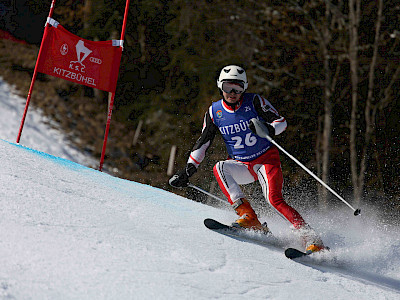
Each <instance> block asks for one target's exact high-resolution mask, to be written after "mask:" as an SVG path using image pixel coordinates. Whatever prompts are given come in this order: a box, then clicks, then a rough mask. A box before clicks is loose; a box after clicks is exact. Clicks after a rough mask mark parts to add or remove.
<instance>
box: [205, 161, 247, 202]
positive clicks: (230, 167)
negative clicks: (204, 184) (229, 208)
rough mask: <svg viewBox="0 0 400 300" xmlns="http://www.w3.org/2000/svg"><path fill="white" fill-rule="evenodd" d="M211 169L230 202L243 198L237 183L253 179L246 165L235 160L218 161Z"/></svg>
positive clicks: (244, 182) (245, 182)
mask: <svg viewBox="0 0 400 300" xmlns="http://www.w3.org/2000/svg"><path fill="white" fill-rule="evenodd" d="M213 171H214V175H215V178H216V179H217V182H218V184H219V186H220V188H221V190H222V192H223V193H224V195H225V196H226V197H227V198H228V201H229V203H230V204H233V203H234V202H235V201H237V200H239V199H241V198H245V196H244V194H243V192H242V190H241V188H240V186H239V184H248V183H251V182H254V180H255V178H254V177H253V175H251V173H250V172H249V170H248V168H247V166H246V165H245V164H242V163H240V162H238V161H236V160H225V161H220V162H218V163H216V164H215V166H214V169H213Z"/></svg>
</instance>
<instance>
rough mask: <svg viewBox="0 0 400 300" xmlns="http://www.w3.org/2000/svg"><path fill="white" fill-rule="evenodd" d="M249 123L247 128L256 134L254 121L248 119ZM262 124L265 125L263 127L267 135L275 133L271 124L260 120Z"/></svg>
mask: <svg viewBox="0 0 400 300" xmlns="http://www.w3.org/2000/svg"><path fill="white" fill-rule="evenodd" d="M249 123H250V125H249V128H250V130H251V131H252V132H253V133H254V134H256V135H257V131H256V127H255V126H254V123H253V122H252V121H251V120H250V122H249ZM262 123H263V124H264V125H265V127H267V132H266V133H267V134H268V135H269V136H274V135H275V128H274V127H273V126H272V125H270V124H268V123H266V122H262Z"/></svg>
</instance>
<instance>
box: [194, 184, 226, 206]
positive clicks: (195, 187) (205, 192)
mask: <svg viewBox="0 0 400 300" xmlns="http://www.w3.org/2000/svg"><path fill="white" fill-rule="evenodd" d="M188 187H191V188H192V189H195V190H198V191H199V192H202V193H203V194H206V195H207V196H210V197H212V198H214V199H216V200H218V201H220V202H223V203H225V204H226V203H227V202H226V201H225V200H223V199H221V198H219V197H217V196H215V195H213V194H211V193H209V192H207V191H205V190H203V189H201V188H199V187H198V186H195V185H193V184H191V183H189V184H188Z"/></svg>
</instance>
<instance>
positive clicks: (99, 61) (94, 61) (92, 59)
mask: <svg viewBox="0 0 400 300" xmlns="http://www.w3.org/2000/svg"><path fill="white" fill-rule="evenodd" d="M89 60H90V61H91V62H93V63H95V64H98V65H101V63H102V62H103V61H102V60H101V59H100V58H97V57H91V58H89Z"/></svg>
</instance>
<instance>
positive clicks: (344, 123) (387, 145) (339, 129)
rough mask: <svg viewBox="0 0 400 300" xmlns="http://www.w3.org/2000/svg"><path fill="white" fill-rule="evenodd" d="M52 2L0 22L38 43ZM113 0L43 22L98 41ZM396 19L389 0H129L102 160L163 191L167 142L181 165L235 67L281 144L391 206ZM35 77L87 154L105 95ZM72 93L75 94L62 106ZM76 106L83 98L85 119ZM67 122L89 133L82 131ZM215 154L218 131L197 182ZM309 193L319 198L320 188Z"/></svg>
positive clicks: (114, 28) (34, 4) (399, 7)
mask: <svg viewBox="0 0 400 300" xmlns="http://www.w3.org/2000/svg"><path fill="white" fill-rule="evenodd" d="M50 2H51V1H50V0H46V1H45V0H40V1H38V0H26V1H23V0H10V1H8V2H7V1H5V4H4V5H3V7H2V8H1V11H2V15H3V18H2V21H1V23H0V26H1V27H2V28H3V29H6V30H8V31H10V32H12V33H13V34H14V35H15V36H16V37H17V38H21V39H25V40H26V41H28V42H30V43H33V44H36V45H37V46H38V45H39V44H40V40H41V35H42V33H43V24H44V21H45V18H46V16H47V13H48V10H49V6H50ZM7 3H8V4H7ZM124 6H125V1H122V0H118V1H114V0H97V1H93V0H85V1H83V0H82V1H72V0H63V1H56V9H55V13H54V18H55V19H57V20H58V21H59V22H60V23H61V24H62V25H63V26H64V27H66V28H67V29H68V30H70V31H71V32H73V33H75V34H77V35H79V36H81V37H83V38H87V39H93V40H108V39H112V38H119V34H120V30H121V26H122V18H123V13H124ZM399 25H400V3H399V1H383V0H377V1H367V0H349V1H323V0H312V1H291V0H289V1H256V0H254V1H253V0H244V1H222V0H221V1H220V0H214V1H213V0H198V1H187V0H171V1H157V0H148V1H145V0H142V1H131V5H130V10H129V17H128V26H127V33H126V39H125V49H124V52H123V57H122V62H121V69H120V75H119V81H118V88H117V94H116V103H115V110H114V114H113V121H112V123H111V133H110V142H109V146H108V152H107V157H106V164H107V166H108V167H109V169H110V170H112V169H113V168H114V169H115V168H117V169H118V173H117V174H118V175H119V176H121V177H125V178H129V179H133V180H137V181H141V182H145V183H149V184H152V185H155V186H159V187H163V188H168V187H167V185H166V181H167V178H168V177H167V175H166V168H167V163H168V156H169V151H170V148H171V146H172V145H177V146H178V158H177V162H176V167H177V168H179V167H183V166H184V164H185V161H186V158H187V157H186V153H187V152H188V151H189V150H190V148H191V146H192V145H193V144H194V142H195V140H196V139H197V137H198V135H199V133H200V131H201V126H202V118H203V115H204V112H205V110H206V109H207V108H208V106H209V105H210V103H211V101H216V100H218V99H219V93H218V90H217V87H216V76H217V74H218V72H219V70H220V68H221V67H223V66H224V65H226V64H231V63H235V64H240V65H242V66H243V67H245V68H246V70H247V73H248V77H249V91H251V92H258V93H260V94H262V95H263V96H265V97H267V98H268V99H269V100H270V101H271V102H272V103H273V105H274V106H275V107H276V108H277V109H278V110H279V112H280V113H281V114H282V115H283V116H285V118H286V119H287V121H288V125H289V126H288V129H287V131H286V132H285V133H284V134H283V135H281V136H279V137H277V138H276V140H277V141H278V142H279V143H280V144H281V145H282V146H284V148H286V149H287V150H288V151H289V152H290V153H292V154H293V155H294V156H296V157H297V158H298V159H299V160H300V161H302V162H303V163H305V164H306V166H307V167H309V168H310V169H311V170H313V171H314V172H315V173H316V174H317V175H318V176H320V177H321V178H322V179H323V180H324V181H325V182H327V183H328V184H330V185H331V186H332V187H333V188H334V189H337V190H338V191H340V192H342V193H345V194H346V195H347V196H349V195H351V197H352V199H353V200H352V202H354V203H356V204H358V203H357V202H359V201H362V200H363V199H374V200H375V201H376V200H377V199H379V201H383V202H384V203H383V204H384V205H393V206H399V205H400V203H399V202H400V200H399V197H398V194H399V189H398V186H399V171H398V168H399V160H400V159H399V157H400V149H399V133H400V129H399V128H400V126H399V124H400V122H399V118H400V117H399V115H400V103H399V97H398V93H399V92H398V91H399V88H400V87H399V81H400V80H399V78H400V67H399V66H400V64H399V54H400V43H399V42H400V32H399V28H400V27H399ZM36 51H37V50H36ZM31 60H32V59H31ZM33 64H34V61H33V62H31V63H30V65H29V66H30V68H33ZM47 80H48V81H49V82H47V84H52V85H54V86H55V87H54V89H55V90H56V91H57V95H58V96H59V97H60V98H61V100H62V101H64V102H65V103H67V104H66V105H67V107H68V110H70V112H69V114H72V115H71V116H73V118H75V119H76V120H75V121H69V123H68V122H67V123H68V124H69V127H70V129H69V130H70V131H72V132H73V134H72V136H73V137H74V139H75V140H79V143H78V142H77V143H78V144H80V145H81V146H82V147H83V145H84V149H86V150H89V151H91V152H92V153H93V154H94V155H96V156H98V155H99V152H100V150H101V149H100V146H99V145H100V144H101V142H102V134H103V131H102V130H103V128H102V124H104V120H105V112H106V105H107V95H105V94H104V93H103V92H99V91H91V90H90V89H88V88H83V87H77V86H75V85H72V84H66V83H60V81H59V80H51V79H47ZM77 95H79V96H83V97H86V98H84V99H83V98H82V99H80V100H79V101H80V102H78V103H76V102H74V103H70V102H72V101H71V99H75V97H77ZM61 100H60V99H57V101H61ZM54 101H55V100H54ZM74 101H78V100H74ZM82 101H86V102H88V101H91V103H92V105H93V103H94V104H95V105H94V106H91V107H90V109H88V111H89V112H88V113H86V114H84V113H82V110H84V109H85V107H86V106H89V104H87V105H85V104H82ZM86 102H85V103H86ZM65 103H64V104H65ZM64 104H63V105H64ZM47 105H48V103H47ZM58 105H59V104H58ZM68 105H69V106H68ZM76 110H80V111H79V112H76ZM71 111H75V112H71ZM77 116H78V117H77ZM59 118H62V117H59ZM79 118H81V119H82V118H83V119H85V122H89V121H87V119H94V120H96V121H97V122H98V123H96V125H95V126H96V127H100V129H101V130H98V131H97V132H96V133H95V134H93V133H90V134H89V133H88V132H87V130H83V129H82V127H80V125H79V124H78V123H79V122H80V121H81V119H79ZM140 120H142V121H143V126H142V131H141V135H140V138H139V142H138V143H137V144H136V145H132V139H133V135H134V131H135V129H136V128H137V126H138V124H139V121H140ZM82 122H84V121H82ZM71 124H73V126H71ZM90 126H92V125H90ZM93 126H94V125H93ZM71 128H72V129H71ZM85 131H86V132H85ZM224 151H225V150H224V148H223V145H222V143H221V140H218V139H217V140H216V141H215V145H214V147H213V149H212V150H210V153H209V157H208V158H207V160H206V161H205V162H204V163H203V165H202V166H201V171H200V172H199V173H200V174H199V175H200V176H197V178H196V180H197V182H199V184H201V185H202V186H203V187H206V188H208V187H209V186H210V185H211V182H212V181H213V180H214V179H213V178H212V172H211V167H212V165H213V163H214V162H215V161H216V160H217V159H220V158H223V157H225V152H224ZM282 163H283V171H284V176H285V178H286V185H287V186H288V187H291V188H294V189H295V188H296V187H301V186H302V185H304V184H307V185H308V186H310V185H309V182H311V180H310V178H309V176H308V175H307V174H306V173H305V172H303V171H302V170H301V169H299V168H298V167H297V166H296V164H294V163H293V162H292V161H290V160H289V159H287V158H284V157H282ZM312 188H313V189H314V190H316V191H317V189H318V193H317V194H316V195H317V196H318V197H317V198H318V201H319V202H320V204H321V205H327V203H328V201H329V199H330V197H331V196H330V195H329V194H327V193H326V191H324V190H323V189H321V188H320V187H317V184H315V185H314V184H312Z"/></svg>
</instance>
